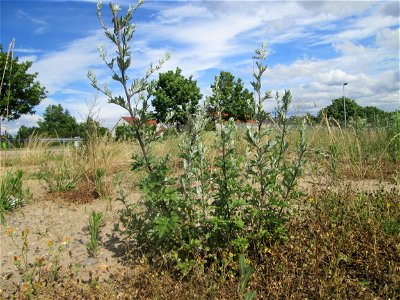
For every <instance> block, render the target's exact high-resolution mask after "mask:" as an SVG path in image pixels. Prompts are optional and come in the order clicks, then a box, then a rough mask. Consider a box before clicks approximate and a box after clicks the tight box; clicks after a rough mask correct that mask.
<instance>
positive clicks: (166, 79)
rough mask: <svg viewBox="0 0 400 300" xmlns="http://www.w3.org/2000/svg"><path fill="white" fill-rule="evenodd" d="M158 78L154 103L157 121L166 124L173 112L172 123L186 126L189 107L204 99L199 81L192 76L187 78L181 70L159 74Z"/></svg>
mask: <svg viewBox="0 0 400 300" xmlns="http://www.w3.org/2000/svg"><path fill="white" fill-rule="evenodd" d="M158 76H159V77H158V81H157V83H156V87H155V92H154V97H155V98H154V99H153V102H152V104H153V107H154V109H155V114H154V115H155V117H156V119H157V121H161V122H164V121H165V120H166V118H167V115H168V113H169V112H171V111H172V112H173V113H174V116H173V117H172V119H171V121H173V122H175V123H177V124H178V125H181V124H185V122H186V108H187V105H188V104H189V103H192V105H197V104H198V103H199V100H200V99H201V97H202V94H200V88H199V87H198V86H197V81H195V80H193V79H192V76H190V77H189V78H185V77H184V76H183V75H182V70H181V69H179V68H176V71H175V72H174V71H171V70H170V71H168V72H166V73H159V75H158Z"/></svg>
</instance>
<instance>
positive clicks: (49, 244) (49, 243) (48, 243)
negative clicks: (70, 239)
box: [47, 240, 53, 248]
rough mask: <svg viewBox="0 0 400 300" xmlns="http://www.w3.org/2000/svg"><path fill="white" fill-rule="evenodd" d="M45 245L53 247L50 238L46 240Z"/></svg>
mask: <svg viewBox="0 0 400 300" xmlns="http://www.w3.org/2000/svg"><path fill="white" fill-rule="evenodd" d="M47 245H48V246H49V247H50V248H51V247H53V241H52V240H48V241H47Z"/></svg>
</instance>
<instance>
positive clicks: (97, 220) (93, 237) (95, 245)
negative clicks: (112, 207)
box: [86, 211, 103, 257]
mask: <svg viewBox="0 0 400 300" xmlns="http://www.w3.org/2000/svg"><path fill="white" fill-rule="evenodd" d="M102 221H103V214H102V213H101V212H96V211H92V214H91V215H90V217H89V226H88V228H89V233H90V241H89V243H88V244H87V245H86V249H87V251H88V252H89V254H90V255H91V256H93V257H94V256H96V255H97V252H98V250H99V232H100V227H101V225H102Z"/></svg>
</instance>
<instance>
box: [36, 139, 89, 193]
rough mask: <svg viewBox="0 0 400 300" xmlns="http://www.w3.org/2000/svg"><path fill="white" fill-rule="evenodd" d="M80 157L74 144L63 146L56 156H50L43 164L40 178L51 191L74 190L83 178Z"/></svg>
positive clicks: (39, 174) (39, 173)
mask: <svg viewBox="0 0 400 300" xmlns="http://www.w3.org/2000/svg"><path fill="white" fill-rule="evenodd" d="M48 155H51V154H48ZM78 158H79V157H78V153H77V150H76V149H75V148H74V147H73V146H68V145H67V146H65V147H64V146H63V147H61V149H59V150H58V153H57V156H56V157H55V158H53V159H50V157H48V159H47V160H46V161H44V162H43V163H42V164H41V166H40V171H39V172H38V178H39V179H40V180H41V181H42V182H44V184H45V187H46V188H47V190H48V191H49V192H66V191H70V190H73V189H75V188H76V186H77V184H78V183H79V182H80V181H81V179H82V173H81V170H80V166H79V159H78Z"/></svg>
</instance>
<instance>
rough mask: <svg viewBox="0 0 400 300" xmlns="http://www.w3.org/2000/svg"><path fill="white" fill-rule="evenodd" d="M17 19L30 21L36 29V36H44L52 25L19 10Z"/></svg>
mask: <svg viewBox="0 0 400 300" xmlns="http://www.w3.org/2000/svg"><path fill="white" fill-rule="evenodd" d="M16 15H17V18H20V19H26V20H28V21H30V22H31V23H32V24H33V25H34V26H36V28H35V29H34V33H35V34H42V33H45V32H47V31H48V30H49V29H50V24H49V23H47V22H46V21H45V20H42V19H38V18H34V17H32V16H31V15H29V14H28V13H26V12H25V11H23V10H22V9H19V10H18V11H17V13H16Z"/></svg>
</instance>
